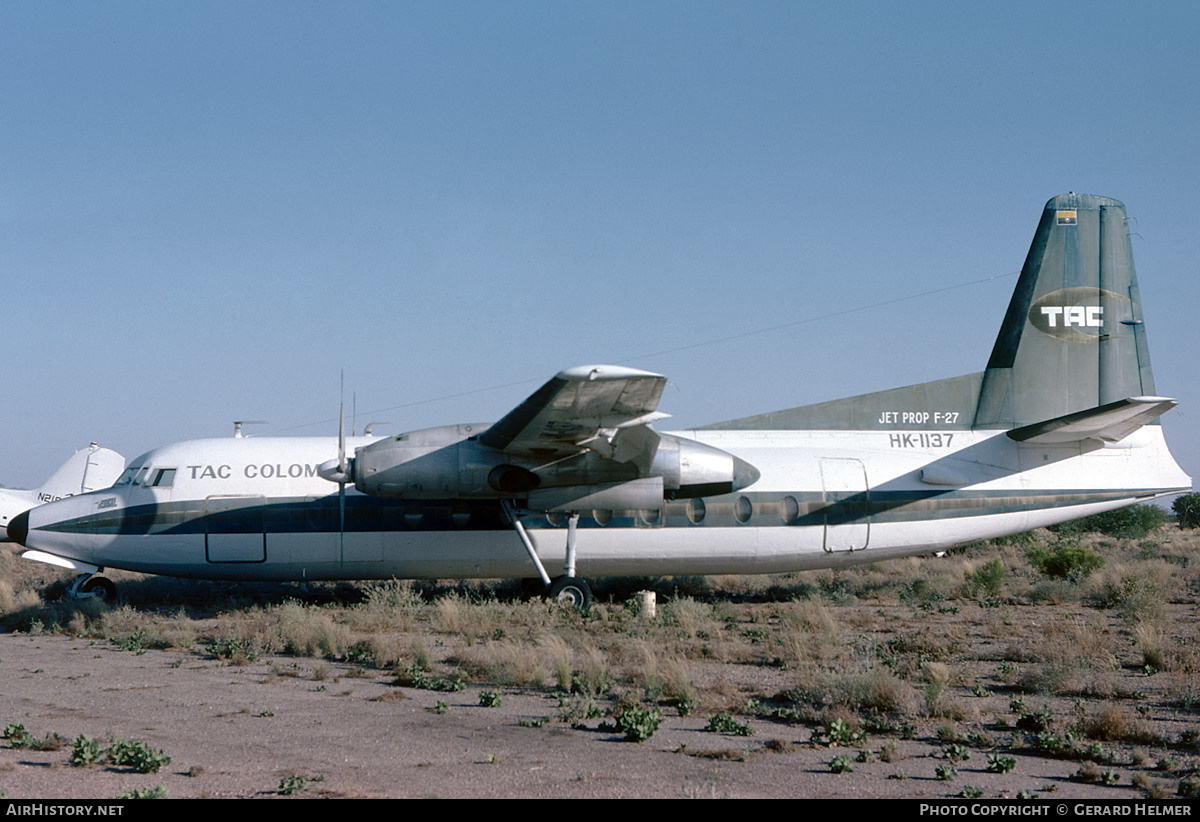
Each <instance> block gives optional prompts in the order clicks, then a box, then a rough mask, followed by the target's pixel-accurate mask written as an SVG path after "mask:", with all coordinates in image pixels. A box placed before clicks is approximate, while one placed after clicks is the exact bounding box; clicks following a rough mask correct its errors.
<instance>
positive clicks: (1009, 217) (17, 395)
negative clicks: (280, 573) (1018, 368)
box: [0, 0, 1200, 487]
mask: <svg viewBox="0 0 1200 822" xmlns="http://www.w3.org/2000/svg"><path fill="white" fill-rule="evenodd" d="M1198 32H1200V6H1197V5H1196V4H1192V3H1182V2H1180V3H1153V2H1151V3H1143V4H1129V3H1108V2H1098V3H1091V4H1087V5H1086V6H1083V5H1079V4H1068V3H1058V4H1053V3H1045V2H1039V3H1032V2H1031V3H1024V2H1016V3H1007V4H983V3H963V2H945V3H929V2H925V3H922V2H905V3H900V2H894V3H875V2H838V3H808V2H787V3H770V2H722V3H716V2H684V3H676V2H639V3H626V2H615V1H611V0H610V1H607V2H595V3H590V2H544V3H542V2H450V1H449V0H439V1H438V2H414V3H402V2H378V3H371V2H342V3H306V2H287V3H283V2H279V3H267V2H236V3H235V2H192V3H184V2H179V3H161V2H139V3H134V2H107V3H93V2H46V3H5V4H3V5H0V111H2V112H3V115H2V116H0V282H2V283H3V288H4V291H3V296H2V299H3V303H2V304H3V308H4V310H3V336H2V339H3V340H4V352H5V356H4V357H3V360H2V368H3V372H2V373H3V375H4V391H3V399H2V400H0V482H2V483H4V484H6V485H9V486H16V487H21V486H31V485H36V484H37V483H39V482H40V481H41V480H42V479H44V478H45V477H46V476H47V475H49V474H50V473H51V471H52V470H53V469H54V468H55V467H56V466H57V465H58V464H59V463H61V462H62V461H63V460H64V459H65V458H66V456H67V455H68V454H69V453H70V452H71V451H73V450H74V449H76V448H79V447H82V446H84V445H86V444H87V442H88V441H90V440H97V441H99V442H101V443H102V444H104V445H107V446H110V447H113V448H116V449H117V450H119V451H121V452H122V453H123V454H125V455H126V456H127V457H133V456H135V455H137V454H138V453H140V452H142V451H145V450H147V449H149V448H151V447H154V446H157V445H161V444H165V443H167V442H171V441H174V440H178V439H187V438H192V437H205V436H225V435H227V434H229V433H231V431H232V421H233V420H234V419H261V420H267V421H269V425H265V426H256V427H255V429H254V432H255V433H258V434H326V433H327V434H334V433H336V417H337V406H338V384H339V374H340V373H341V372H343V371H344V372H345V382H346V392H347V405H348V406H350V405H351V403H354V404H356V405H357V408H358V417H359V420H358V421H359V425H360V427H361V425H362V424H363V423H365V422H367V421H369V420H388V421H390V422H391V423H392V425H391V426H389V427H388V428H385V429H381V430H382V431H384V432H391V433H397V432H399V431H403V430H408V429H413V428H421V427H426V426H430V425H438V424H443V423H450V422H465V421H485V420H491V419H496V418H498V417H499V416H501V415H502V414H503V413H504V412H506V411H507V410H508V409H509V408H511V407H512V406H513V405H514V404H516V403H517V402H519V401H520V400H521V399H523V398H524V397H525V396H526V395H527V394H528V393H530V392H531V391H532V390H533V389H535V388H536V387H537V386H538V385H539V384H540V383H541V382H543V381H544V380H545V379H547V378H548V377H550V376H551V375H552V374H554V373H555V372H556V371H558V370H560V369H561V368H565V367H569V366H573V365H581V364H586V363H595V362H618V363H627V364H629V365H633V366H637V367H641V368H646V369H649V370H654V371H659V372H662V373H665V374H667V375H668V376H670V377H671V378H672V384H671V386H670V387H669V388H668V390H667V393H666V394H665V395H664V400H663V402H662V405H661V408H662V410H665V411H667V412H670V413H673V414H674V415H675V420H674V423H677V424H678V425H691V424H702V423H705V422H710V421H715V420H719V419H727V418H731V417H737V416H744V415H747V414H752V413H757V412H761V411H767V410H773V409H777V408H783V407H790V406H794V405H801V404H805V403H810V402H818V401H822V400H827V399H833V398H836V397H840V396H848V395H852V394H857V393H862V392H866V391H872V390H879V389H883V388H890V387H895V386H899V385H905V384H909V383H915V382H921V381H925V380H930V379H937V378H941V377H949V376H954V375H957V374H963V373H969V372H973V371H979V370H981V369H982V368H983V366H984V364H985V363H986V360H987V356H988V353H989V352H990V349H991V345H992V342H993V340H994V338H995V334H996V331H997V330H998V328H999V325H1000V321H1001V318H1002V316H1003V313H1004V309H1005V307H1006V305H1007V301H1008V297H1009V295H1010V293H1011V290H1012V287H1013V285H1014V284H1015V276H1013V275H1015V272H1016V271H1017V270H1018V269H1019V268H1020V266H1021V263H1022V262H1023V261H1024V258H1025V254H1026V251H1027V250H1028V247H1029V242H1030V240H1031V238H1032V235H1033V230H1034V227H1035V226H1036V223H1037V219H1038V217H1039V215H1040V213H1041V209H1042V206H1043V205H1044V203H1045V201H1046V200H1047V199H1049V198H1050V197H1052V196H1054V195H1056V194H1060V193H1063V192H1066V191H1068V190H1074V191H1080V192H1087V193H1092V194H1101V195H1105V196H1110V197H1115V198H1117V199H1120V200H1122V201H1124V202H1125V203H1126V205H1127V207H1128V212H1129V215H1130V216H1131V217H1133V218H1135V219H1136V223H1134V231H1135V237H1134V254H1135V258H1136V261H1137V268H1138V273H1139V277H1140V280H1141V290H1142V296H1143V301H1144V313H1145V317H1146V320H1147V331H1148V336H1149V340H1150V345H1151V351H1152V358H1153V363H1154V368H1155V376H1156V379H1157V383H1158V390H1159V393H1161V394H1165V395H1168V396H1173V397H1177V398H1179V399H1180V400H1181V408H1179V409H1177V410H1175V411H1172V412H1170V413H1169V414H1168V415H1167V416H1166V417H1165V418H1164V425H1165V427H1166V432H1167V437H1168V441H1169V442H1170V444H1171V445H1172V448H1173V450H1174V451H1175V453H1176V454H1177V456H1178V457H1179V460H1180V462H1181V464H1182V465H1183V466H1184V468H1185V469H1187V470H1188V471H1189V473H1191V474H1192V475H1196V474H1200V379H1198V377H1200V367H1198V365H1197V361H1198V358H1197V343H1198V342H1200V335H1198V334H1197V331H1196V322H1195V314H1196V312H1197V310H1198V309H1200V280H1198V278H1197V276H1196V275H1197V259H1200V256H1198V252H1200V232H1198V231H1197V226H1198V224H1200V220H1198V217H1200V190H1198V189H1200V169H1198V167H1197V166H1198V160H1197V156H1198V154H1200V153H1198V151H1197V149H1198V147H1200V146H1198V145H1197V143H1198V137H1197V135H1200V117H1198V109H1200V94H1198V93H1197V91H1196V87H1195V83H1196V78H1197V77H1200V52H1198V51H1197V49H1196V48H1195V42H1196V38H1197V34H1198ZM952 286H954V288H951V287H952ZM931 292H936V293H931ZM917 295H925V296H917ZM849 309H858V310H853V311H849V313H846V312H847V311H848V310H849ZM751 332H756V333H751ZM729 338H734V339H732V340H730V339H729ZM722 340H725V342H721V341H722ZM661 352H670V353H661ZM479 389H488V390H479ZM660 427H662V428H670V427H672V424H671V423H670V422H668V423H663V424H660Z"/></svg>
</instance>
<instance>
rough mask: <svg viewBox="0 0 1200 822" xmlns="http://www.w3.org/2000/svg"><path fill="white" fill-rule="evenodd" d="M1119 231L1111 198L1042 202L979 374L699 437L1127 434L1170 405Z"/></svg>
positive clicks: (749, 421) (741, 422)
mask: <svg viewBox="0 0 1200 822" xmlns="http://www.w3.org/2000/svg"><path fill="white" fill-rule="evenodd" d="M1126 223H1127V218H1126V216H1125V206H1124V205H1123V204H1122V203H1120V202H1118V201H1117V200H1112V199H1109V198H1107V197H1097V196H1095V195H1092V194H1075V193H1070V194H1063V195H1060V196H1058V197H1055V198H1053V199H1051V200H1050V201H1049V202H1048V203H1046V207H1045V209H1044V210H1043V212H1042V218H1041V221H1040V222H1039V224H1038V228H1037V233H1036V234H1035V235H1034V238H1033V244H1032V245H1031V246H1030V249H1029V255H1028V257H1026V259H1025V266H1024V267H1023V268H1022V270H1021V277H1020V279H1019V280H1018V281H1017V286H1016V290H1015V291H1014V293H1013V296H1012V300H1011V302H1010V303H1009V305H1008V311H1007V313H1006V314H1005V316H1004V322H1003V324H1002V325H1001V327H1000V334H999V336H998V337H997V338H996V342H995V345H994V347H993V348H992V354H991V358H990V359H989V361H988V366H987V370H986V371H985V372H983V373H976V374H968V375H965V376H962V377H952V378H950V379H946V380H935V381H933V382H926V383H921V384H919V385H910V386H906V387H904V388H893V389H891V390H888V391H877V392H874V393H871V394H862V395H860V396H857V397H848V398H845V399H840V400H833V401H831V402H823V403H818V404H816V405H807V406H802V407H800V408H790V409H787V410H784V411H775V412H771V413H768V414H759V415H757V416H754V417H743V418H741V419H736V420H729V421H726V422H719V423H713V424H711V425H707V426H703V428H704V429H856V430H864V429H866V430H869V429H880V430H896V429H904V430H916V429H923V428H924V429H929V430H936V431H953V430H956V429H957V430H965V429H971V428H983V429H1016V430H1015V431H1014V432H1013V434H1014V435H1015V434H1016V433H1017V432H1018V431H1019V432H1021V436H1020V437H1015V438H1016V439H1019V440H1020V441H1023V442H1049V441H1052V440H1053V438H1056V437H1057V438H1058V439H1057V440H1055V441H1059V442H1067V441H1074V440H1075V439H1079V440H1082V439H1093V438H1098V439H1109V438H1111V437H1113V436H1115V435H1116V434H1117V433H1120V432H1121V431H1124V432H1125V433H1123V434H1121V437H1123V436H1126V435H1128V434H1129V433H1132V432H1133V431H1135V430H1136V429H1137V428H1140V427H1141V426H1142V425H1146V424H1148V423H1150V422H1152V421H1153V420H1155V419H1156V418H1157V417H1158V415H1160V414H1162V413H1164V412H1165V411H1167V410H1168V409H1169V408H1170V407H1172V404H1173V403H1171V404H1164V403H1170V401H1166V400H1163V399H1162V398H1159V397H1156V396H1155V390H1154V375H1153V372H1152V371H1151V369H1150V354H1149V349H1148V348H1147V345H1146V329H1145V325H1144V324H1143V323H1142V306H1141V298H1140V297H1139V295H1138V285H1137V274H1136V273H1135V272H1134V268H1133V252H1132V250H1131V248H1130V241H1129V229H1128V226H1127V225H1126ZM1147 399H1148V400H1152V402H1149V403H1148V404H1147V403H1146V402H1143V400H1147ZM1052 432H1056V433H1052ZM1084 432H1087V433H1084ZM1117 439H1120V437H1117Z"/></svg>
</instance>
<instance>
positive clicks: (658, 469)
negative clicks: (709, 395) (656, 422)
mask: <svg viewBox="0 0 1200 822" xmlns="http://www.w3.org/2000/svg"><path fill="white" fill-rule="evenodd" d="M660 437H661V441H660V442H659V444H658V451H657V452H655V454H654V462H653V463H652V464H651V466H650V474H651V476H660V477H662V478H663V495H664V496H665V497H666V498H667V499H688V498H691V497H712V496H718V495H720V494H730V493H733V492H734V491H737V490H739V489H742V488H745V487H746V486H748V485H753V484H754V483H755V482H758V478H759V476H760V474H759V471H758V469H757V468H755V467H754V466H753V465H751V464H750V463H748V462H746V461H745V460H743V459H741V458H740V457H735V456H734V455H733V454H730V453H729V452H728V451H722V450H721V449H720V448H714V447H713V446H711V445H705V444H704V443H702V442H696V441H695V440H689V439H686V438H684V437H677V436H674V435H672V434H661V435H660Z"/></svg>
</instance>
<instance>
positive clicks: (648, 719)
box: [617, 705, 662, 742]
mask: <svg viewBox="0 0 1200 822" xmlns="http://www.w3.org/2000/svg"><path fill="white" fill-rule="evenodd" d="M661 722H662V711H660V710H659V709H658V708H643V707H642V706H641V705H631V706H630V707H628V708H626V709H625V710H623V711H621V715H620V716H618V717H617V727H618V728H619V729H620V730H621V733H623V734H625V739H627V740H628V741H630V742H645V741H646V740H647V739H649V738H650V737H652V736H654V732H655V731H657V730H658V726H659V723H661Z"/></svg>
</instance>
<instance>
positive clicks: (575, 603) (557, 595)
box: [546, 577, 592, 611]
mask: <svg viewBox="0 0 1200 822" xmlns="http://www.w3.org/2000/svg"><path fill="white" fill-rule="evenodd" d="M546 598H547V599H551V600H554V601H555V602H557V603H559V604H560V605H567V606H570V607H573V608H578V609H579V610H581V611H586V610H587V609H588V608H591V607H592V589H591V588H590V587H589V586H588V584H587V581H586V580H583V579H580V578H579V577H559V578H558V579H556V580H554V584H553V585H551V586H550V590H549V591H547V592H546Z"/></svg>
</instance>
